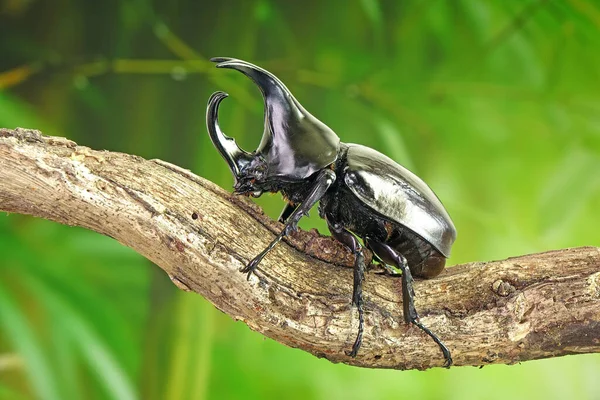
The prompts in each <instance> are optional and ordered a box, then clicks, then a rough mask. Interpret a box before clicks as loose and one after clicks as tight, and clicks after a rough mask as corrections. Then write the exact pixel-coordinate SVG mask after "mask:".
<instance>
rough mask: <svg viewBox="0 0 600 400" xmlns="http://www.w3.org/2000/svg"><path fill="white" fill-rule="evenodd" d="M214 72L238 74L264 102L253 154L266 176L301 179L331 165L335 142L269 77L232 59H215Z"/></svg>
mask: <svg viewBox="0 0 600 400" xmlns="http://www.w3.org/2000/svg"><path fill="white" fill-rule="evenodd" d="M211 61H213V62H216V63H217V67H218V68H230V69H235V70H238V71H240V72H242V73H243V74H244V75H246V76H247V77H249V78H250V79H251V80H252V81H254V83H255V84H256V85H257V86H258V87H259V88H260V91H261V93H262V95H263V98H264V102H265V131H264V133H263V137H262V140H261V142H260V145H259V147H258V149H257V150H256V153H257V154H261V155H263V156H265V158H266V159H267V160H268V162H269V174H271V175H282V176H287V177H291V178H298V179H300V178H304V177H306V176H309V175H310V174H312V173H314V172H315V171H317V170H319V169H321V168H323V167H325V166H327V165H329V164H331V163H332V162H333V161H335V159H336V157H337V151H338V148H339V138H338V137H337V135H336V134H335V133H334V132H333V131H332V130H331V129H330V128H329V127H328V126H327V125H325V124H324V123H323V122H321V121H319V120H318V119H316V118H315V117H313V116H312V115H311V114H310V113H309V112H308V111H306V110H305V109H304V107H302V105H301V104H300V103H299V102H298V101H297V100H296V99H295V98H294V96H293V95H292V93H291V92H290V91H289V90H288V88H287V87H286V86H285V85H284V84H283V83H282V82H281V81H280V80H279V79H278V78H277V77H276V76H275V75H273V74H272V73H270V72H269V71H266V70H264V69H262V68H260V67H257V66H256V65H253V64H250V63H249V62H246V61H243V60H238V59H235V58H225V57H216V58H211Z"/></svg>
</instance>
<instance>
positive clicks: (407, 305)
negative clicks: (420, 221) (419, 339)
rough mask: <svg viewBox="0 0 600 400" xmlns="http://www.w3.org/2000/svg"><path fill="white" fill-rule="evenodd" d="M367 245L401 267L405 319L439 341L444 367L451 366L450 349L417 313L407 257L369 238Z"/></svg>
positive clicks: (385, 260)
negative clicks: (424, 323)
mask: <svg viewBox="0 0 600 400" xmlns="http://www.w3.org/2000/svg"><path fill="white" fill-rule="evenodd" d="M365 245H366V246H367V247H368V248H370V249H371V250H373V252H374V253H375V254H377V256H378V257H379V258H381V259H382V260H383V261H384V262H386V263H389V264H393V265H395V266H396V267H398V268H400V270H401V271H402V306H403V308H404V321H405V322H406V323H407V324H409V323H410V324H414V325H416V326H417V327H419V329H421V330H422V331H423V332H425V333H426V334H428V335H429V336H430V337H431V338H432V339H433V341H434V342H435V343H437V345H438V346H439V347H440V350H441V351H442V353H443V354H444V358H445V360H446V362H445V363H444V367H450V366H451V365H452V356H451V355H450V350H448V348H447V347H446V345H445V344H444V343H443V342H442V341H441V340H440V338H438V337H437V336H436V335H435V333H433V332H432V331H431V330H430V329H429V328H427V327H426V326H425V325H423V324H422V323H421V321H419V314H418V313H417V309H416V308H415V302H414V296H415V291H414V289H413V282H414V280H413V277H412V274H411V272H410V268H409V266H408V263H407V262H406V258H404V256H403V255H401V254H398V252H397V251H396V250H394V249H393V248H392V247H390V246H388V245H387V244H385V243H381V242H378V241H374V240H369V238H367V239H366V241H365Z"/></svg>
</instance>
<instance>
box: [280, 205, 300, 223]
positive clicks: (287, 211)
mask: <svg viewBox="0 0 600 400" xmlns="http://www.w3.org/2000/svg"><path fill="white" fill-rule="evenodd" d="M297 207H298V206H295V205H293V204H292V203H287V204H286V205H285V207H284V208H283V210H281V214H280V215H279V218H278V219H277V221H279V222H281V223H282V224H285V222H286V221H287V219H288V218H289V217H290V215H292V213H293V212H294V210H295V209H296V208H297Z"/></svg>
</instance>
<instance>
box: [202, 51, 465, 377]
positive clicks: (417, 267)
mask: <svg viewBox="0 0 600 400" xmlns="http://www.w3.org/2000/svg"><path fill="white" fill-rule="evenodd" d="M211 61H213V62H216V63H217V65H216V66H217V67H218V68H231V69H235V70H238V71H240V72H242V73H243V74H244V75H246V76H247V77H248V78H250V79H251V80H252V81H254V83H255V84H256V85H257V86H258V87H259V89H260V91H261V92H262V95H263V98H264V103H265V129H264V133H263V137H262V140H261V142H260V145H259V146H258V149H257V150H256V151H254V152H251V153H249V152H246V151H244V150H242V149H240V148H239V147H238V146H237V144H236V143H235V140H234V139H233V138H230V137H228V136H226V135H225V134H224V133H223V132H222V131H221V129H220V128H219V123H218V109H219V104H220V103H221V101H222V100H223V99H224V98H225V97H227V94H226V93H224V92H216V93H214V94H213V95H212V96H211V97H210V100H209V101H208V107H207V111H206V123H207V127H208V132H209V135H210V139H211V140H212V142H213V144H214V146H215V147H216V148H217V150H218V151H219V153H220V154H221V156H222V157H223V158H224V159H225V161H226V162H227V164H228V165H229V168H230V169H231V172H232V173H233V177H234V180H235V184H234V189H235V193H236V194H244V195H251V196H254V197H258V196H260V195H261V194H263V193H264V192H281V193H282V194H283V195H284V198H285V199H286V200H287V205H286V206H285V207H284V209H283V211H282V213H281V216H280V217H279V221H280V222H282V223H284V224H285V227H284V229H283V231H281V233H280V234H279V235H277V236H276V237H275V239H274V240H273V241H272V242H271V244H270V245H269V246H267V248H266V249H264V250H263V251H262V252H261V253H260V254H259V255H257V256H256V257H255V258H254V259H253V260H252V261H250V263H248V265H247V266H246V267H245V268H243V269H242V270H241V271H242V272H244V273H247V274H248V278H250V275H251V274H252V273H253V272H254V270H255V269H256V267H257V266H258V264H259V263H260V261H261V260H262V259H263V258H264V257H265V256H266V255H267V253H268V252H269V251H271V249H273V247H274V246H275V245H276V244H277V243H279V241H281V239H282V238H284V237H285V236H287V235H289V234H290V233H291V232H293V231H296V230H297V229H298V221H299V220H300V219H301V218H302V217H303V216H304V215H307V214H308V211H309V210H310V209H311V208H312V207H313V206H314V205H315V204H316V203H317V202H319V215H320V216H321V217H322V218H324V219H325V220H326V221H327V225H328V227H329V230H330V231H331V234H332V236H333V237H334V238H335V239H337V240H339V241H340V242H342V243H343V244H345V245H346V246H347V247H348V248H349V249H350V250H351V251H352V252H353V253H354V255H355V265H354V284H353V293H352V304H353V305H355V306H356V307H357V309H358V313H359V314H358V315H359V327H358V334H357V336H356V340H355V342H354V345H353V346H352V350H351V351H350V352H348V355H349V356H352V357H355V356H356V354H357V352H358V350H359V348H360V346H361V343H362V336H363V326H364V315H363V299H362V283H363V280H364V274H365V269H366V265H365V260H364V255H363V245H364V246H365V247H367V248H369V249H370V250H371V251H372V252H373V254H374V255H375V258H376V259H377V260H378V261H379V262H380V263H381V264H382V265H383V266H384V267H386V266H390V265H391V266H394V267H396V268H397V269H399V270H400V271H401V272H402V303H403V311H404V320H405V322H406V323H412V324H414V325H416V326H418V327H419V328H420V329H422V330H423V331H424V332H425V333H427V334H428V335H429V336H430V337H431V338H432V339H433V340H434V341H435V343H437V344H438V346H439V347H440V349H441V351H442V353H443V355H444V358H445V363H444V365H445V366H446V367H449V366H450V365H452V357H451V355H450V351H449V350H448V348H447V347H446V346H445V345H444V343H442V341H441V340H440V339H439V338H438V337H437V336H436V335H435V334H434V333H433V332H432V331H431V330H429V329H428V328H427V327H426V326H424V325H423V324H422V323H421V322H420V321H419V315H418V313H417V310H416V308H415V305H414V290H413V278H412V276H413V275H414V276H417V277H421V278H432V277H434V276H436V275H438V274H439V273H440V272H441V271H442V270H443V269H444V266H445V264H446V258H447V257H448V256H449V255H450V248H451V246H452V244H453V243H454V240H455V239H456V229H455V228H454V224H453V223H452V220H451V219H450V216H449V215H448V213H447V212H446V210H445V209H444V206H443V205H442V203H441V202H440V200H439V199H438V198H437V196H436V195H435V194H434V193H433V191H432V190H431V189H430V188H429V186H427V184H425V182H423V181H422V180H421V179H420V178H419V177H417V176H416V175H415V174H413V173H412V172H410V171H409V170H407V169H406V168H404V167H402V166H401V165H399V164H397V163H396V162H394V161H393V160H392V159H390V158H388V157H387V156H385V155H383V154H381V153H379V152H377V151H375V150H373V149H371V148H368V147H365V146H361V145H359V144H350V143H342V142H341V141H340V139H339V137H338V136H337V135H336V134H335V133H334V132H333V131H332V130H331V129H330V128H329V127H328V126H327V125H325V124H324V123H323V122H321V121H319V120H318V119H316V118H315V117H313V116H312V115H311V114H310V113H309V112H308V111H306V110H305V109H304V107H302V105H300V103H299V102H298V101H297V100H296V99H295V98H294V96H293V95H292V94H291V93H290V91H289V90H288V89H287V87H286V86H285V85H284V84H283V83H282V82H281V81H280V80H279V79H278V78H277V77H276V76H274V75H273V74H271V73H270V72H268V71H266V70H264V69H262V68H260V67H257V66H255V65H253V64H250V63H248V62H246V61H242V60H237V59H234V58H222V57H218V58H213V59H211ZM357 238H360V239H362V242H363V245H361V244H360V243H359V241H358V239H357Z"/></svg>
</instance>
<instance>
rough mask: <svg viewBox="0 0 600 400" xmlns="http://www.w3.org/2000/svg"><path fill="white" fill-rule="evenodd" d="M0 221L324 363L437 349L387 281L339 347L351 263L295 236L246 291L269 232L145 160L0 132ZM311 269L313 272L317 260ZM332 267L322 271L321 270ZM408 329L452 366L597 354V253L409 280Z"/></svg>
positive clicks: (368, 295)
mask: <svg viewBox="0 0 600 400" xmlns="http://www.w3.org/2000/svg"><path fill="white" fill-rule="evenodd" d="M0 210H4V211H8V212H13V213H21V214H30V215H34V216H38V217H41V218H45V219H49V220H53V221H57V222H60V223H62V224H66V225H73V226H82V227H85V228H88V229H91V230H94V231H96V232H99V233H102V234H104V235H108V236H110V237H113V238H114V239H116V240H118V241H119V242H121V243H123V244H124V245H126V246H129V247H131V248H133V249H134V250H135V251H137V252H138V253H140V254H141V255H143V256H144V257H146V258H148V259H149V260H151V261H153V262H154V263H156V264H157V265H158V266H159V267H160V268H162V269H163V270H164V271H165V272H166V273H167V274H169V276H170V277H171V280H172V281H173V282H174V283H175V284H176V285H177V286H178V287H179V288H181V289H183V290H189V291H194V292H197V293H199V294H201V295H202V296H204V297H205V298H207V299H208V300H210V301H211V302H212V303H213V304H214V305H215V306H216V307H217V308H218V309H220V310H221V311H223V312H225V313H227V314H229V315H230V316H231V317H232V318H234V319H236V320H242V321H244V322H245V323H246V324H247V325H248V326H249V327H250V328H252V329H254V330H256V331H258V332H261V333H263V334H264V335H266V336H268V337H270V338H273V339H274V340H277V341H278V342H281V343H284V344H286V345H288V346H291V347H297V348H301V349H303V350H306V351H309V352H311V353H312V354H314V355H316V356H318V357H326V358H327V359H329V360H331V361H333V362H343V363H347V364H352V365H358V366H363V367H375V368H396V369H410V368H418V369H426V368H430V367H434V366H441V365H442V364H443V362H444V359H443V357H442V356H441V354H440V351H439V348H438V346H437V345H436V344H435V343H434V342H433V341H432V340H431V339H430V338H429V337H428V336H426V335H425V334H423V333H422V332H421V331H420V330H419V329H417V328H416V327H411V326H407V325H405V324H404V322H403V319H402V306H401V302H402V300H401V281H400V280H399V279H394V278H390V277H385V276H380V275H377V274H375V273H373V272H371V273H369V274H367V280H366V283H365V286H364V296H365V313H366V323H365V327H366V330H365V336H364V340H363V346H362V348H361V351H360V352H359V355H358V356H357V357H356V358H355V359H353V358H350V357H348V356H346V355H345V353H344V352H345V351H346V350H349V349H350V348H351V347H352V343H353V341H354V338H355V334H356V329H357V324H358V318H357V312H356V310H354V309H353V308H351V307H350V300H351V293H352V270H351V269H350V268H344V267H343V266H344V265H346V266H349V265H352V261H353V259H352V255H351V254H350V253H349V252H348V251H346V249H345V248H344V247H343V246H341V245H340V244H339V243H337V242H335V241H334V240H332V239H330V238H328V237H323V236H320V235H318V234H317V233H316V232H314V231H313V232H299V233H298V234H296V235H294V236H293V237H292V238H291V239H290V240H289V241H288V243H287V244H286V243H282V244H281V245H280V246H278V247H277V248H276V249H275V250H274V251H273V253H271V255H269V256H268V257H267V258H266V259H265V260H264V261H263V262H262V263H261V265H260V267H259V270H258V277H256V276H254V277H252V278H251V279H250V281H246V276H245V274H241V273H239V272H238V270H239V269H240V268H241V267H243V266H244V264H245V263H246V262H248V261H249V260H250V259H251V258H252V257H253V256H254V255H256V254H257V253H258V252H260V251H261V250H262V249H263V248H264V247H265V246H267V244H268V243H269V241H270V240H271V239H272V238H273V234H274V233H276V232H278V231H279V230H280V229H281V228H282V225H281V224H279V223H277V222H274V221H271V220H270V219H269V218H268V217H266V216H265V215H264V214H262V212H261V211H260V209H258V207H256V206H255V205H254V204H253V203H251V202H250V201H247V200H246V199H245V198H240V197H236V196H232V195H231V194H229V193H227V192H225V191H224V190H222V189H221V188H219V187H217V186H216V185H214V184H212V183H211V182H208V181H206V180H204V179H202V178H199V177H197V176H195V175H193V174H192V173H191V172H189V171H186V170H183V169H180V168H179V167H176V166H174V165H171V164H168V163H166V162H163V161H159V160H151V161H147V160H144V159H142V158H140V157H137V156H132V155H127V154H121V153H113V152H107V151H95V150H91V149H89V148H87V147H81V146H77V145H76V144H75V143H73V142H71V141H69V140H67V139H64V138H57V137H46V136H42V135H41V134H40V133H39V132H37V131H32V130H25V129H17V130H14V131H13V130H6V129H0ZM322 260H324V261H322ZM333 262H335V263H336V264H334V263H333ZM415 290H416V294H417V297H416V306H417V309H418V310H419V311H420V314H421V317H422V321H423V322H424V324H426V325H428V326H429V327H430V328H431V329H432V330H433V331H434V332H436V333H437V334H438V335H439V336H440V338H442V340H443V341H444V342H445V343H446V344H447V346H448V347H449V348H450V350H451V351H452V355H453V358H454V362H455V365H485V364H490V363H515V362H519V361H524V360H532V359H538V358H544V357H554V356H560V355H565V354H574V353H591V352H600V249H598V248H595V247H582V248H575V249H566V250H558V251H552V252H547V253H541V254H533V255H527V256H522V257H516V258H510V259H507V260H503V261H494V262H485V263H483V262H477V263H469V264H463V265H457V266H455V267H452V268H450V269H449V270H446V271H445V272H444V273H443V274H442V275H441V276H440V277H438V278H436V279H432V280H423V281H417V282H416V284H415Z"/></svg>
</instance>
